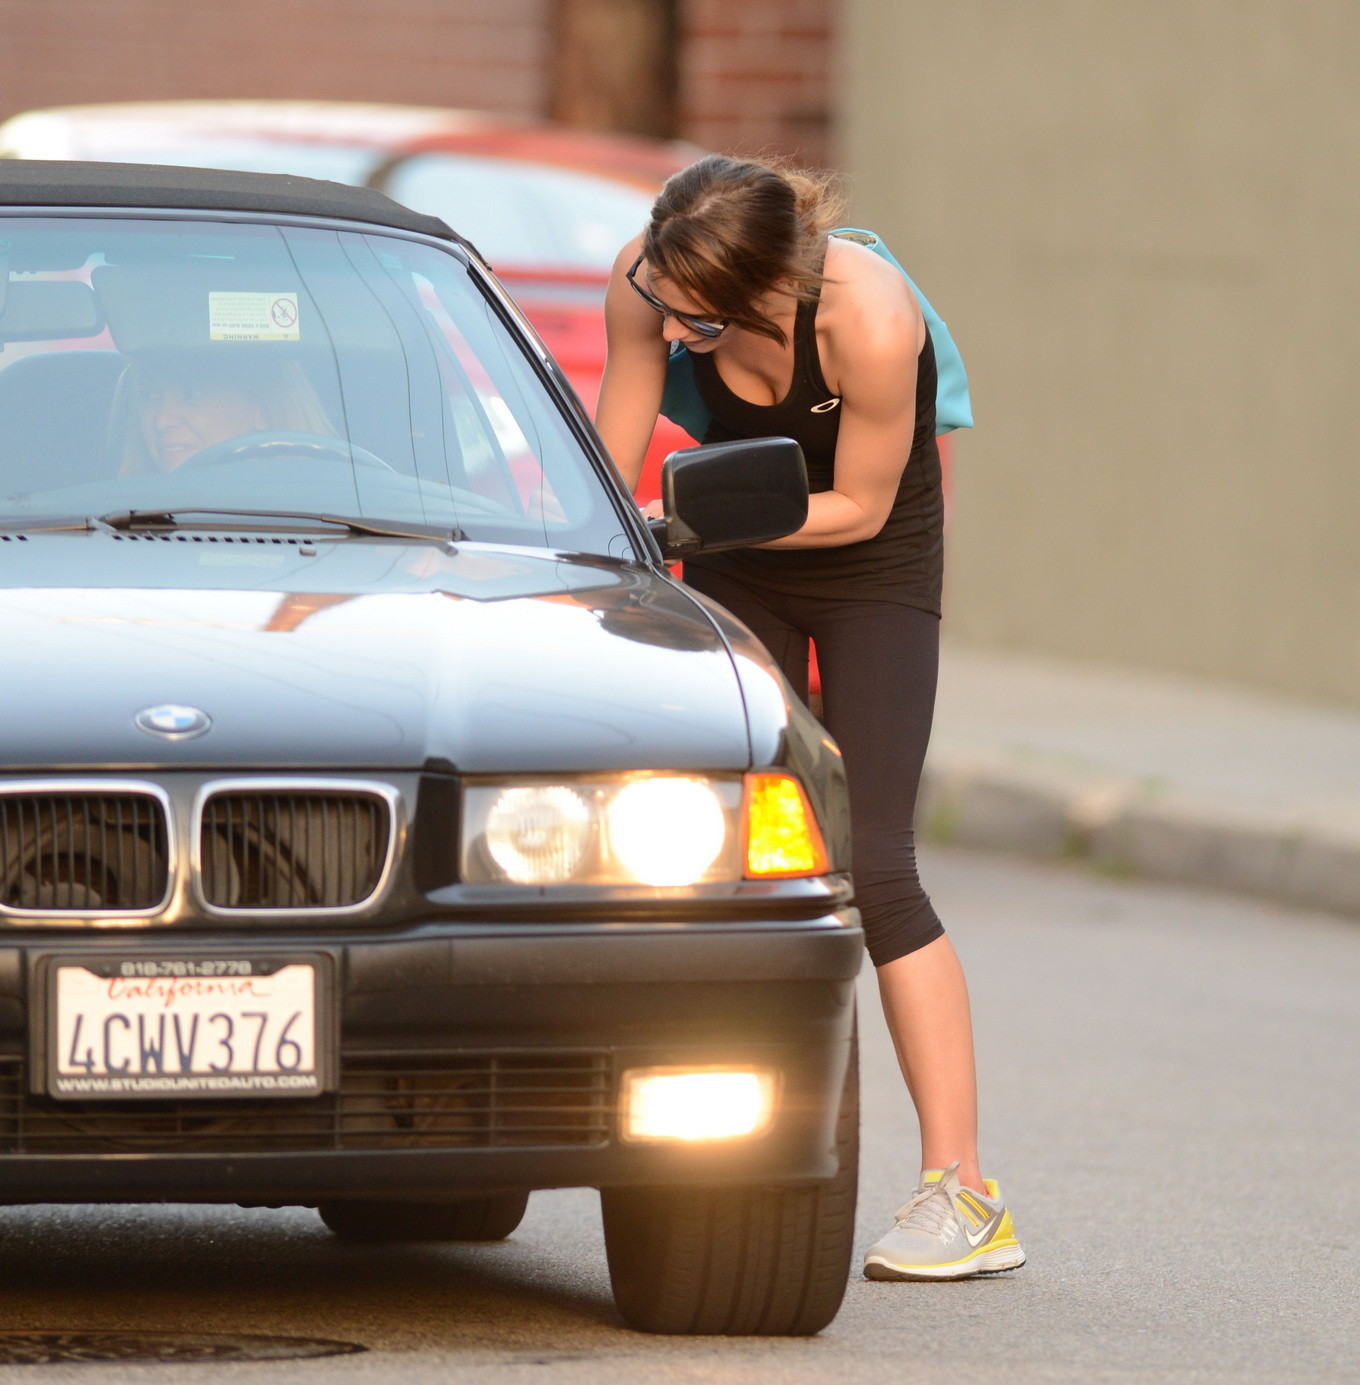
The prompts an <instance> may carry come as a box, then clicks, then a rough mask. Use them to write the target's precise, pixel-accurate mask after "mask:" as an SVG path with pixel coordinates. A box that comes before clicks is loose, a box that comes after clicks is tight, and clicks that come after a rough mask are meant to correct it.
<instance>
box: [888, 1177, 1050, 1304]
mask: <svg viewBox="0 0 1360 1385" xmlns="http://www.w3.org/2000/svg"><path fill="white" fill-rule="evenodd" d="M986 1187H987V1196H986V1197H983V1196H982V1194H981V1193H975V1192H974V1191H973V1190H972V1189H971V1188H964V1187H961V1186H960V1184H959V1166H958V1165H957V1164H950V1166H949V1167H948V1168H947V1169H928V1170H927V1171H926V1172H925V1173H923V1174H922V1175H921V1186H920V1187H919V1188H917V1190H916V1191H915V1192H914V1193H913V1194H912V1195H911V1198H910V1200H909V1201H908V1202H907V1204H906V1205H905V1206H904V1207H899V1208H898V1209H897V1225H896V1226H894V1227H893V1229H892V1230H891V1231H889V1232H888V1234H887V1235H886V1236H884V1238H883V1239H882V1240H881V1241H880V1242H879V1243H878V1244H877V1245H876V1246H871V1247H870V1248H869V1253H868V1254H867V1255H866V1256H865V1257H864V1277H865V1278H866V1279H965V1278H967V1276H969V1275H972V1274H995V1273H997V1272H998V1271H1000V1270H1018V1269H1019V1268H1020V1266H1021V1265H1023V1264H1024V1263H1025V1252H1024V1251H1023V1250H1021V1249H1020V1242H1019V1241H1017V1240H1016V1239H1015V1227H1014V1226H1012V1224H1011V1214H1010V1213H1009V1212H1008V1211H1007V1210H1006V1204H1005V1203H1004V1202H1003V1201H1002V1198H1001V1190H1000V1189H999V1188H998V1187H997V1186H996V1184H995V1182H993V1181H992V1179H990V1178H989V1179H987V1180H986Z"/></svg>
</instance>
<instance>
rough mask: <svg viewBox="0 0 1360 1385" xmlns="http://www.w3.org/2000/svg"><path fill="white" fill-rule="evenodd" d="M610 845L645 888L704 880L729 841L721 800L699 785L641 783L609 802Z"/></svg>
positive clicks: (670, 781) (664, 781)
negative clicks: (646, 886)
mask: <svg viewBox="0 0 1360 1385" xmlns="http://www.w3.org/2000/svg"><path fill="white" fill-rule="evenodd" d="M608 819H609V845H610V847H611V848H612V849H613V853H614V857H615V859H616V860H617V861H618V863H619V865H620V866H621V867H622V868H623V869H624V870H625V871H627V872H628V874H629V875H630V876H631V877H632V878H633V879H634V880H639V881H641V882H642V883H643V884H644V885H688V884H690V883H692V882H693V881H695V880H702V879H703V877H704V875H705V874H706V873H707V871H708V869H709V868H710V867H711V866H712V864H713V862H714V861H716V860H717V859H718V855H719V853H720V852H721V851H722V849H723V847H724V845H725V844H726V842H727V838H728V824H727V815H726V814H725V813H724V812H723V805H722V800H721V799H720V798H719V797H718V795H717V794H716V793H714V792H713V789H712V787H711V786H710V785H708V784H705V783H704V782H703V781H702V780H699V779H672V778H662V779H638V780H635V781H634V782H633V783H631V784H627V785H625V786H624V787H623V788H621V789H620V790H619V791H618V793H616V794H615V795H614V796H613V798H611V799H610V802H609V809H608Z"/></svg>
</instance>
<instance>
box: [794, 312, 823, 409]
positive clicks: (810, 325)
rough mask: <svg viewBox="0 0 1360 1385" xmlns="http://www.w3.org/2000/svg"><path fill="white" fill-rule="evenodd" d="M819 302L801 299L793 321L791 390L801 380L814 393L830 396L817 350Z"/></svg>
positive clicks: (795, 387)
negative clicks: (792, 381)
mask: <svg viewBox="0 0 1360 1385" xmlns="http://www.w3.org/2000/svg"><path fill="white" fill-rule="evenodd" d="M818 304H819V300H818V299H816V298H814V299H812V300H811V301H809V300H807V299H802V300H800V301H799V304H798V312H797V314H796V316H795V317H794V321H793V379H794V383H793V390H797V388H798V381H799V379H800V378H801V379H802V380H803V381H804V382H805V383H806V384H807V385H808V386H809V387H810V388H811V389H812V390H813V391H814V392H815V393H818V394H828V395H829V394H830V393H831V391H830V390H829V389H828V388H827V385H826V378H825V377H824V376H823V374H822V360H821V353H820V352H819V351H818V350H817V308H818Z"/></svg>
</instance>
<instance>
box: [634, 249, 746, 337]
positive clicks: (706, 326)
mask: <svg viewBox="0 0 1360 1385" xmlns="http://www.w3.org/2000/svg"><path fill="white" fill-rule="evenodd" d="M644 258H645V257H644V256H642V255H639V256H638V257H637V259H635V260H634V261H633V267H632V269H630V270H629V271H628V276H627V277H628V282H629V283H630V284H632V286H633V292H634V293H636V294H637V296H638V297H639V298H641V299H642V301H643V302H644V303H650V304H651V306H652V307H653V308H655V309H656V310H657V312H659V313H660V314H661V316H662V317H673V318H674V319H675V320H676V321H677V322H679V323H682V324H683V325H684V326H686V327H688V328H689V329H690V331H691V332H698V334H699V335H700V336H701V337H720V336H722V334H723V333H724V332H725V331H726V330H727V323H725V322H708V321H705V319H703V318H701V317H691V316H690V315H689V314H688V313H677V312H676V311H675V309H674V308H668V307H667V306H666V304H664V303H663V302H662V301H661V300H660V299H659V298H658V297H657V296H656V294H654V293H649V292H648V291H647V290H646V289H645V288H643V287H642V285H641V284H639V283H638V281H637V279H636V278H635V277H634V276H635V275H636V274H637V271H638V265H640V264H641V263H642V261H643V259H644Z"/></svg>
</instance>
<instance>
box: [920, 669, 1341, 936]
mask: <svg viewBox="0 0 1360 1385" xmlns="http://www.w3.org/2000/svg"><path fill="white" fill-rule="evenodd" d="M918 824H919V826H920V828H921V831H922V834H923V835H924V836H925V837H926V838H927V839H929V840H933V841H938V842H958V843H963V844H967V845H972V846H982V847H991V848H998V849H1001V850H1006V851H1018V852H1022V853H1024V854H1026V855H1031V856H1037V857H1045V858H1050V859H1053V858H1061V857H1067V858H1071V859H1080V860H1086V861H1089V862H1090V863H1092V864H1093V865H1095V866H1097V867H1099V868H1102V869H1106V870H1110V871H1114V872H1127V873H1130V874H1137V875H1144V876H1151V877H1156V878H1161V879H1167V880H1179V881H1186V882H1190V883H1193V884H1201V885H1212V886H1219V887H1222V888H1225V889H1230V890H1239V891H1243V892H1245V893H1249V894H1255V895H1262V896H1266V897H1269V898H1273V899H1278V900H1281V901H1285V902H1288V903H1291V904H1301V905H1305V906H1308V907H1313V908H1320V909H1327V910H1331V911H1333V912H1339V913H1345V914H1352V915H1355V916H1358V917H1360V712H1355V713H1351V712H1347V711H1345V710H1338V709H1334V708H1326V707H1317V706H1312V705H1309V704H1307V703H1301V702H1296V701H1290V700H1286V699H1283V698H1274V697H1270V696H1267V695H1263V694H1257V693H1252V692H1246V691H1240V690H1237V689H1233V688H1230V687H1227V688H1225V687H1223V686H1219V685H1214V684H1210V683H1201V682H1196V681H1192V680H1189V679H1181V678H1174V677H1167V676H1161V675H1153V674H1144V673H1131V672H1127V671H1124V670H1110V669H1106V668H1098V667H1091V666H1086V665H1082V664H1072V663H1063V662H1060V661H1057V660H1049V659H1042V658H1036V657H1031V656H1020V655H1010V654H998V653H994V652H988V653H983V652H980V651H978V650H974V649H964V648H959V647H949V646H947V647H946V650H945V654H944V658H943V663H942V667H941V677H940V696H939V702H938V705H937V711H936V719H935V733H934V737H933V739H932V742H931V750H930V756H929V759H928V761H927V766H926V777H925V782H924V783H923V785H922V798H921V804H920V810H919V814H918Z"/></svg>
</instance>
